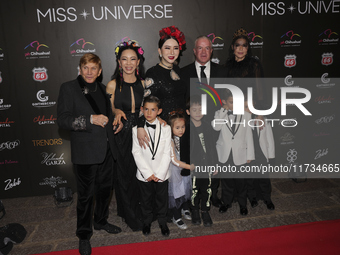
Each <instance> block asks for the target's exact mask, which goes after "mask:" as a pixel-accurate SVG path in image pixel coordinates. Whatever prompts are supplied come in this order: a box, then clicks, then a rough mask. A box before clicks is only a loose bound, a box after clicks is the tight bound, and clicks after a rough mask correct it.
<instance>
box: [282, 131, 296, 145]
mask: <svg viewBox="0 0 340 255" xmlns="http://www.w3.org/2000/svg"><path fill="white" fill-rule="evenodd" d="M294 139H295V136H293V135H292V134H291V133H288V132H287V133H285V134H284V135H283V136H281V137H280V140H281V145H288V144H294Z"/></svg>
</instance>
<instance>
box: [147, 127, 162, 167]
mask: <svg viewBox="0 0 340 255" xmlns="http://www.w3.org/2000/svg"><path fill="white" fill-rule="evenodd" d="M147 130H148V133H149V138H150V141H151V145H152V148H151V147H150V146H149V149H150V152H151V154H152V160H154V159H155V156H156V153H157V150H158V145H159V141H160V140H161V131H162V128H161V127H159V135H158V141H157V146H156V149H155V143H154V141H153V140H152V138H151V134H150V131H149V128H147ZM155 133H156V130H155ZM154 135H156V134H154Z"/></svg>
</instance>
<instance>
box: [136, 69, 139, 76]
mask: <svg viewBox="0 0 340 255" xmlns="http://www.w3.org/2000/svg"><path fill="white" fill-rule="evenodd" d="M136 72H137V76H139V68H138V67H137V68H136Z"/></svg>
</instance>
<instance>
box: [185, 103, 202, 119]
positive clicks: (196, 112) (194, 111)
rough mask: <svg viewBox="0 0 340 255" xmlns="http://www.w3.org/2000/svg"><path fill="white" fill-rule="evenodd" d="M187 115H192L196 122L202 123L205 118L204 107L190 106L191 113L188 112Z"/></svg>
mask: <svg viewBox="0 0 340 255" xmlns="http://www.w3.org/2000/svg"><path fill="white" fill-rule="evenodd" d="M187 114H188V115H190V118H192V119H193V120H195V121H200V120H201V119H202V118H203V114H202V106H201V105H199V104H193V105H192V106H190V111H188V110H187Z"/></svg>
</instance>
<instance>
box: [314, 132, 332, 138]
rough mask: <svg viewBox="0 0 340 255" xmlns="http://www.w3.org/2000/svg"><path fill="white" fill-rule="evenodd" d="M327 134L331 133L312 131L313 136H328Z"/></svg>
mask: <svg viewBox="0 0 340 255" xmlns="http://www.w3.org/2000/svg"><path fill="white" fill-rule="evenodd" d="M329 135H331V134H330V133H326V132H319V133H313V137H324V136H329Z"/></svg>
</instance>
